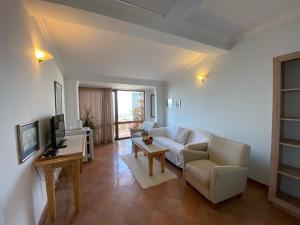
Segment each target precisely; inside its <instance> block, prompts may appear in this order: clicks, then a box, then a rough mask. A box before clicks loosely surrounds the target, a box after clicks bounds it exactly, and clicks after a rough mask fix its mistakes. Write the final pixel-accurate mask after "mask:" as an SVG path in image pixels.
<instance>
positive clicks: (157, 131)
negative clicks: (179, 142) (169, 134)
mask: <svg viewBox="0 0 300 225" xmlns="http://www.w3.org/2000/svg"><path fill="white" fill-rule="evenodd" d="M166 131H167V128H166V127H159V128H153V129H151V130H150V131H149V135H151V136H152V137H159V136H163V137H164V136H166Z"/></svg>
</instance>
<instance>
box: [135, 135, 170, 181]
mask: <svg viewBox="0 0 300 225" xmlns="http://www.w3.org/2000/svg"><path fill="white" fill-rule="evenodd" d="M132 143H133V145H134V155H135V158H137V156H138V155H137V153H138V151H143V152H144V154H145V156H147V158H148V168H149V176H153V158H154V157H156V156H158V157H159V158H160V171H161V172H162V173H164V172H165V154H166V152H167V151H169V150H168V149H167V148H166V147H164V146H160V145H158V144H155V143H152V144H151V145H146V144H145V143H144V142H143V139H142V138H141V137H137V138H132Z"/></svg>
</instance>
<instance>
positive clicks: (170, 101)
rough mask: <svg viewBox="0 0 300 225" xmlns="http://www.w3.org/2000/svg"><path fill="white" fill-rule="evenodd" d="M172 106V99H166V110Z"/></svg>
mask: <svg viewBox="0 0 300 225" xmlns="http://www.w3.org/2000/svg"><path fill="white" fill-rule="evenodd" d="M172 106H173V99H172V98H168V99H167V107H168V108H172Z"/></svg>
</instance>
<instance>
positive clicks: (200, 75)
mask: <svg viewBox="0 0 300 225" xmlns="http://www.w3.org/2000/svg"><path fill="white" fill-rule="evenodd" d="M207 75H208V72H207V71H199V72H198V73H197V75H196V77H197V79H198V80H200V81H201V82H204V81H205V80H206V77H207Z"/></svg>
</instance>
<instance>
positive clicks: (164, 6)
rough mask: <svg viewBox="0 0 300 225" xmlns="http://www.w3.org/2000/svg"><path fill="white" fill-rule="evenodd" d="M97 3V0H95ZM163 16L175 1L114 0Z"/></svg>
mask: <svg viewBox="0 0 300 225" xmlns="http://www.w3.org/2000/svg"><path fill="white" fill-rule="evenodd" d="M96 1H97V0H96ZM116 1H120V2H122V3H125V4H129V5H131V6H134V7H138V8H141V9H145V10H148V11H150V12H154V13H157V14H159V15H162V16H165V15H166V14H167V13H168V11H169V9H170V8H171V7H172V6H173V4H174V3H175V2H176V0H151V1H149V0H116Z"/></svg>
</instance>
